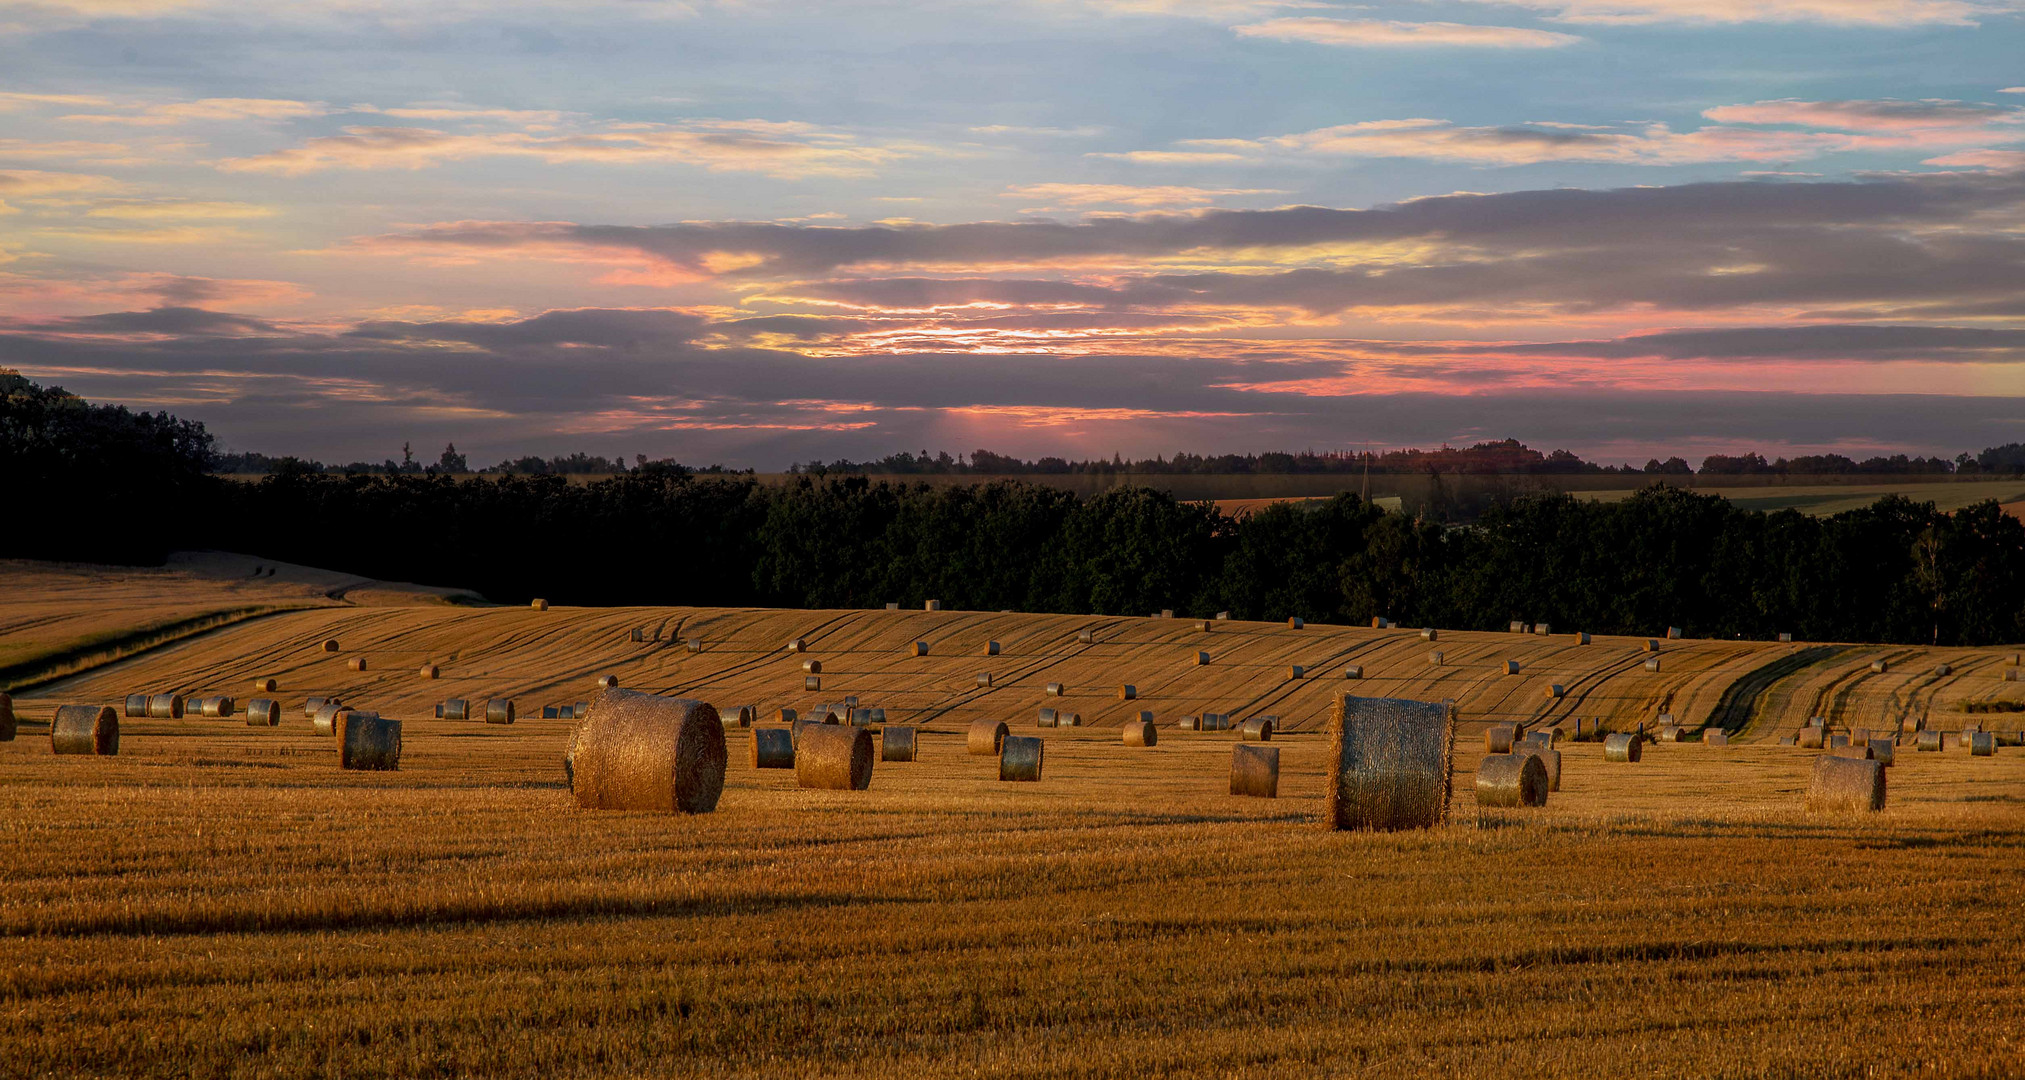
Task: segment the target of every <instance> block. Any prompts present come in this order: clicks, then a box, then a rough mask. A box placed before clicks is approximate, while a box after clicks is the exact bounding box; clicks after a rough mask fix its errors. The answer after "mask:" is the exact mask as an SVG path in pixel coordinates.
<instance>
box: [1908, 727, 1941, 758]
mask: <svg viewBox="0 0 2025 1080" xmlns="http://www.w3.org/2000/svg"><path fill="white" fill-rule="evenodd" d="M1947 748H1948V737H1947V736H1946V735H1944V734H1942V733H1941V732H1938V731H1922V732H1920V733H1919V734H1918V735H1915V736H1913V751H1914V752H1915V753H1920V754H1938V753H1940V752H1942V751H1944V750H1946V749H1947Z"/></svg>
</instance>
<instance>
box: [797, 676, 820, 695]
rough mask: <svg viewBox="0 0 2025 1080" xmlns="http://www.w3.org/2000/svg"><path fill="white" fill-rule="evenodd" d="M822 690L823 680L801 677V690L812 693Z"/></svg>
mask: <svg viewBox="0 0 2025 1080" xmlns="http://www.w3.org/2000/svg"><path fill="white" fill-rule="evenodd" d="M822 688H823V680H822V679H820V678H818V677H817V676H814V675H804V676H802V690H804V691H807V692H813V691H816V690H821V689H822Z"/></svg>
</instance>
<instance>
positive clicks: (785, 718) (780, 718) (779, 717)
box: [773, 706, 800, 724]
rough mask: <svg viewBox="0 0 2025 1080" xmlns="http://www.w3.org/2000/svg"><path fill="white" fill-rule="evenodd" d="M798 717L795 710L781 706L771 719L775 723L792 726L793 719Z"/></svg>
mask: <svg viewBox="0 0 2025 1080" xmlns="http://www.w3.org/2000/svg"><path fill="white" fill-rule="evenodd" d="M799 715H800V714H799V713H798V712H797V711H796V710H794V709H790V708H788V707H786V706H782V707H781V708H780V710H779V711H778V712H776V713H774V714H773V718H774V721H775V722H777V723H782V724H792V723H794V722H795V718H796V717H797V716H799Z"/></svg>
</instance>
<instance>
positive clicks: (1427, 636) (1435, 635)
mask: <svg viewBox="0 0 2025 1080" xmlns="http://www.w3.org/2000/svg"><path fill="white" fill-rule="evenodd" d="M1420 640H1422V641H1440V640H1441V631H1439V630H1437V629H1435V628H1434V627H1432V626H1430V627H1427V628H1426V629H1424V630H1422V631H1421V632H1420Z"/></svg>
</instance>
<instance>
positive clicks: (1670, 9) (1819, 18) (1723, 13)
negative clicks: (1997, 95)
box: [1477, 0, 2021, 27]
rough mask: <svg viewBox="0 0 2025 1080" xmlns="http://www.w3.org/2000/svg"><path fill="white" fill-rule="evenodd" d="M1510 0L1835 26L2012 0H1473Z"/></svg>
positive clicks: (1585, 16) (1936, 20) (1652, 16)
mask: <svg viewBox="0 0 2025 1080" xmlns="http://www.w3.org/2000/svg"><path fill="white" fill-rule="evenodd" d="M1477 2H1479V3H1497V4H1508V3H1516V4H1518V5H1519V6H1521V7H1528V8H1532V9H1534V10H1536V11H1546V12H1550V13H1552V16H1553V17H1554V18H1556V19H1558V20H1560V21H1562V22H1571V23H1606V24H1607V23H1618V24H1632V25H1637V24H1645V23H1728V24H1734V23H1826V24H1829V25H1841V26H1874V27H1896V26H1920V25H1933V24H1938V25H1943V26H1976V25H1979V23H1978V20H1979V19H1982V18H1986V17H1989V16H1994V15H2006V14H2016V13H2017V12H2019V11H2020V10H2021V5H2020V4H2018V3H2017V2H2016V0H1987V2H1974V0H1477Z"/></svg>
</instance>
